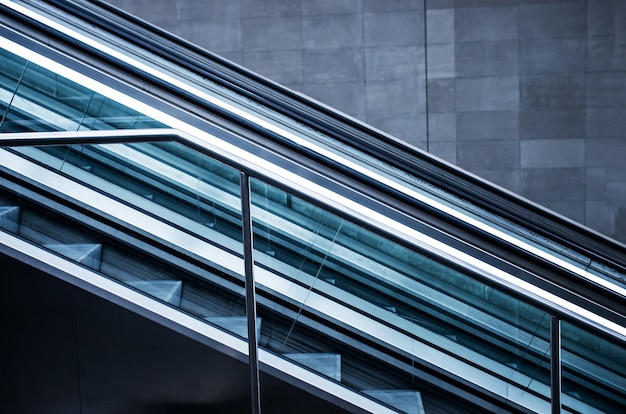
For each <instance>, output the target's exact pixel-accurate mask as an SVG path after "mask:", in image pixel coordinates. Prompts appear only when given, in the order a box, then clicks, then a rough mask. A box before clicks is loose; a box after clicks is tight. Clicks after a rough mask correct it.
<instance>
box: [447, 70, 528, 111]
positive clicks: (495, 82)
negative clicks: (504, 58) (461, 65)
mask: <svg viewBox="0 0 626 414" xmlns="http://www.w3.org/2000/svg"><path fill="white" fill-rule="evenodd" d="M456 98H457V99H456V109H457V111H460V112H464V111H494V110H517V109H518V108H519V104H520V96H519V78H518V77H517V76H492V77H483V78H459V79H457V82H456Z"/></svg>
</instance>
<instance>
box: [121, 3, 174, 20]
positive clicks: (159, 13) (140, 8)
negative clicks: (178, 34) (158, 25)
mask: <svg viewBox="0 0 626 414" xmlns="http://www.w3.org/2000/svg"><path fill="white" fill-rule="evenodd" d="M121 8H122V9H123V10H125V11H127V12H128V13H130V14H133V15H135V16H139V17H141V18H142V19H144V20H147V21H149V22H152V23H155V22H162V21H166V20H169V21H178V7H177V5H176V2H173V1H170V0H122V2H121Z"/></svg>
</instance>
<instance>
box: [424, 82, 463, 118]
mask: <svg viewBox="0 0 626 414" xmlns="http://www.w3.org/2000/svg"><path fill="white" fill-rule="evenodd" d="M427 93H428V96H427V99H428V112H429V113H431V112H455V110H456V80H455V79H454V78H448V79H432V80H429V81H428V89H427Z"/></svg>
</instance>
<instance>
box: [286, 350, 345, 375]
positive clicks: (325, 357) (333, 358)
mask: <svg viewBox="0 0 626 414" xmlns="http://www.w3.org/2000/svg"><path fill="white" fill-rule="evenodd" d="M283 356H284V357H286V358H289V359H291V360H292V361H296V362H298V363H300V364H302V365H304V366H305V367H308V368H311V369H312V370H314V371H317V372H319V373H320V374H323V375H326V376H327V377H330V378H333V379H335V380H337V381H341V355H340V354H330V353H305V354H284V355H283Z"/></svg>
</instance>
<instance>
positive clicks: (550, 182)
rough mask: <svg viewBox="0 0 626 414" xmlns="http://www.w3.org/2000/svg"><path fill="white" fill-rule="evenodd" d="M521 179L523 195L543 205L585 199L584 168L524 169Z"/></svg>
mask: <svg viewBox="0 0 626 414" xmlns="http://www.w3.org/2000/svg"><path fill="white" fill-rule="evenodd" d="M521 178H522V180H521V194H522V195H523V196H524V197H528V198H530V199H531V200H534V201H537V202H539V203H542V204H544V203H546V202H548V201H550V202H563V201H582V200H584V198H585V170H584V168H532V169H523V170H522V171H521Z"/></svg>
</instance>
